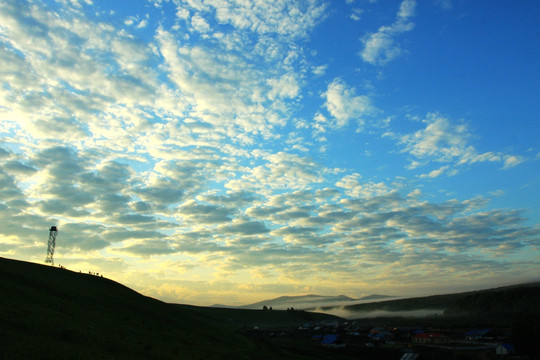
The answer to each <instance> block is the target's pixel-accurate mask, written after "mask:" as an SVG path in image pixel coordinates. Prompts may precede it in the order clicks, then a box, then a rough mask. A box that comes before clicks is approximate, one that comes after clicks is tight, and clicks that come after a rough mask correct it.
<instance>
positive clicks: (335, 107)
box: [319, 79, 375, 128]
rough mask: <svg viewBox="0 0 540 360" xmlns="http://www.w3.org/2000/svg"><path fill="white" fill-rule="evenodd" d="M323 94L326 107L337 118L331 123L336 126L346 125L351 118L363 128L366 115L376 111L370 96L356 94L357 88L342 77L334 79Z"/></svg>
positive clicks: (322, 119)
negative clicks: (350, 85)
mask: <svg viewBox="0 0 540 360" xmlns="http://www.w3.org/2000/svg"><path fill="white" fill-rule="evenodd" d="M322 96H323V98H325V99H326V102H325V106H326V109H327V110H328V112H329V113H330V115H332V117H333V118H334V119H335V123H334V124H332V125H331V126H332V127H335V128H342V127H345V126H347V125H348V123H349V121H351V120H355V121H356V122H357V123H358V127H359V128H362V126H363V124H364V119H365V117H366V116H368V115H371V114H373V113H374V112H375V108H374V106H373V105H372V104H371V100H370V99H369V97H367V96H365V95H356V90H355V89H354V88H352V87H349V86H347V84H345V82H344V81H343V80H341V79H334V81H332V82H331V83H330V84H329V85H328V89H327V90H326V92H324V93H323V95H322ZM323 122H324V118H321V121H320V122H319V123H321V124H322V123H323ZM322 126H323V127H324V125H322Z"/></svg>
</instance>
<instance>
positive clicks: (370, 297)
mask: <svg viewBox="0 0 540 360" xmlns="http://www.w3.org/2000/svg"><path fill="white" fill-rule="evenodd" d="M393 297H395V296H392V295H378V294H373V295H368V296H364V297H361V298H360V299H358V300H362V301H365V300H380V299H388V298H393Z"/></svg>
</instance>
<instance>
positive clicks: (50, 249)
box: [45, 226, 58, 265]
mask: <svg viewBox="0 0 540 360" xmlns="http://www.w3.org/2000/svg"><path fill="white" fill-rule="evenodd" d="M56 235H58V229H57V228H56V226H51V228H50V229H49V242H48V243H47V257H46V258H45V263H46V264H51V265H54V258H53V256H54V248H55V247H56Z"/></svg>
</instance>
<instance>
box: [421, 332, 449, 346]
mask: <svg viewBox="0 0 540 360" xmlns="http://www.w3.org/2000/svg"><path fill="white" fill-rule="evenodd" d="M411 338H412V341H413V342H414V343H416V344H430V345H431V344H447V343H449V342H450V341H451V340H452V339H451V338H450V337H449V336H448V335H444V334H441V333H432V332H424V333H418V334H414V335H413V336H411Z"/></svg>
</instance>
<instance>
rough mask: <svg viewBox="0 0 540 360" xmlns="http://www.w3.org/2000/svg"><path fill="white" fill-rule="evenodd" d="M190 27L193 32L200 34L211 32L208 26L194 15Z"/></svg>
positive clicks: (199, 17)
mask: <svg viewBox="0 0 540 360" xmlns="http://www.w3.org/2000/svg"><path fill="white" fill-rule="evenodd" d="M191 26H193V28H194V29H195V31H197V32H200V33H207V32H209V31H210V30H211V28H210V25H209V24H208V23H207V22H206V20H205V19H204V18H203V17H202V16H200V15H194V16H193V17H192V18H191Z"/></svg>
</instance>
